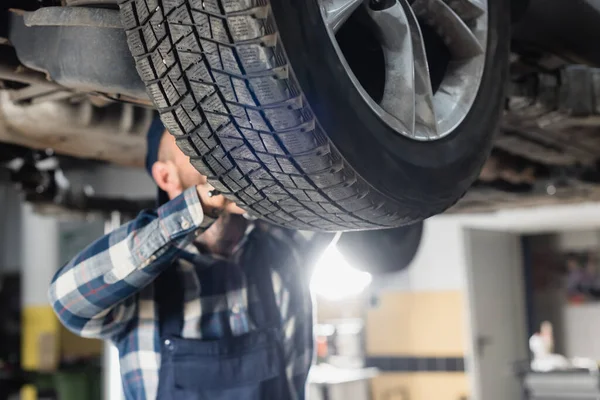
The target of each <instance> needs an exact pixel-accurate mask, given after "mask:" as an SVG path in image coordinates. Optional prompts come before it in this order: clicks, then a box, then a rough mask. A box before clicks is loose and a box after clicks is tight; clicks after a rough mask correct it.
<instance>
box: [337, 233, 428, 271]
mask: <svg viewBox="0 0 600 400" xmlns="http://www.w3.org/2000/svg"><path fill="white" fill-rule="evenodd" d="M422 236H423V222H417V223H414V224H411V225H406V226H401V227H399V228H393V229H381V230H369V231H357V232H344V233H342V235H341V236H340V238H339V240H338V241H337V243H336V246H337V248H338V250H339V251H340V253H341V254H342V256H344V258H345V259H346V260H349V261H351V262H352V266H353V267H356V268H358V269H360V270H362V271H365V272H368V273H370V274H372V275H374V276H385V275H387V274H392V273H395V272H399V271H402V270H404V269H406V268H408V266H409V265H410V263H411V262H412V261H413V259H414V258H415V255H416V254H417V250H418V249H419V246H420V244H421V238H422Z"/></svg>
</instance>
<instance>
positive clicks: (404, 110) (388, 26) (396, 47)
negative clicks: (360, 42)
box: [369, 2, 415, 136]
mask: <svg viewBox="0 0 600 400" xmlns="http://www.w3.org/2000/svg"><path fill="white" fill-rule="evenodd" d="M369 14H370V15H371V18H372V19H373V21H374V22H375V24H376V25H377V26H378V28H379V34H380V35H381V44H382V49H383V52H384V56H385V64H386V77H385V88H384V92H383V99H382V100H381V103H380V106H381V108H382V109H383V110H384V111H386V112H387V113H389V114H390V115H391V116H393V117H394V119H396V120H397V122H399V125H400V127H401V128H402V129H403V130H404V131H405V132H404V134H406V135H408V136H413V134H414V132H415V79H414V78H415V76H414V62H413V55H412V53H413V49H412V47H413V46H412V39H411V34H410V27H409V23H408V20H407V18H406V14H405V13H404V10H403V9H402V6H401V5H400V3H398V2H396V4H394V5H393V6H392V7H389V8H386V9H383V10H373V9H371V8H369ZM388 118H389V117H388ZM396 125H398V124H397V123H396Z"/></svg>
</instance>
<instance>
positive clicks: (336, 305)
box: [0, 0, 600, 400]
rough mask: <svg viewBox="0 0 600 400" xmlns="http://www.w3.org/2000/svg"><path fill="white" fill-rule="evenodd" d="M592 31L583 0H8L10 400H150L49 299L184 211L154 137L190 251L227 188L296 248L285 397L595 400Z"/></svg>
mask: <svg viewBox="0 0 600 400" xmlns="http://www.w3.org/2000/svg"><path fill="white" fill-rule="evenodd" d="M599 39H600V1H599V0H3V1H2V2H1V3H0V400H18V399H20V400H129V399H133V398H142V397H132V395H130V394H126V393H129V392H127V390H128V389H127V385H128V384H130V383H128V381H127V380H124V379H123V378H122V377H123V376H125V374H126V372H125V371H123V370H122V369H123V364H122V362H123V361H122V360H121V359H120V354H119V350H118V349H117V347H116V346H115V343H114V342H112V341H110V340H101V339H90V338H84V337H80V336H79V335H78V334H75V333H73V332H72V330H73V329H71V330H70V329H68V328H67V327H65V326H64V325H63V323H62V322H61V321H63V318H64V316H62V315H61V312H56V306H55V302H56V299H55V297H53V295H52V293H54V292H53V291H56V290H57V289H56V288H52V289H51V287H52V285H58V284H55V283H54V282H55V280H56V279H57V278H56V277H57V276H58V275H57V273H58V271H60V270H61V269H62V268H63V267H65V266H69V265H72V264H73V261H71V260H80V261H81V259H82V256H81V254H83V253H81V252H82V251H83V250H84V249H86V248H87V247H88V245H90V244H91V243H94V242H95V241H96V240H97V239H98V238H102V237H105V238H106V237H115V236H104V235H110V234H111V233H114V232H119V227H120V226H121V225H124V224H132V225H128V226H133V225H136V223H137V222H136V221H141V220H142V219H140V218H150V217H148V216H149V215H150V216H153V215H154V216H155V217H152V218H159V219H160V218H163V216H164V215H166V214H167V213H168V212H171V211H170V210H171V208H172V209H175V208H176V207H177V205H176V204H177V200H176V199H180V200H181V199H182V197H175V196H172V197H171V194H170V193H169V198H170V199H175V200H171V201H167V200H168V199H166V200H165V199H164V196H163V195H167V193H164V191H165V189H164V188H163V187H162V186H160V184H159V181H158V180H157V175H155V172H156V171H157V170H155V168H154V166H155V165H156V164H151V165H148V160H149V157H150V156H149V154H150V151H151V148H152V147H151V146H150V145H149V143H150V142H149V139H148V138H149V137H150V136H149V132H151V131H152V130H153V129H154V127H156V126H157V124H159V126H160V127H161V131H160V132H161V133H162V132H163V131H166V132H168V133H169V134H170V135H172V137H174V142H175V143H176V144H177V148H178V149H179V150H180V151H181V152H182V156H183V157H184V158H185V160H186V163H188V164H190V165H191V167H193V172H194V173H196V174H198V173H199V176H202V177H204V179H205V181H206V182H207V183H206V184H209V185H210V189H211V190H210V191H209V192H208V194H205V195H206V196H207V197H203V196H204V195H203V194H202V193H204V192H202V193H200V189H198V193H196V192H194V193H196V194H195V195H194V196H196V197H193V196H192V197H193V198H195V199H197V202H198V204H200V207H202V208H201V211H200V212H199V213H196V214H193V213H192V217H191V219H192V220H193V221H194V223H196V222H197V224H198V226H195V232H194V235H195V236H194V237H196V236H197V237H198V238H200V239H194V238H192V236H193V235H190V236H189V237H190V238H192V239H190V241H191V242H192V243H195V242H194V240H203V239H202V236H203V235H204V233H203V232H205V231H204V230H205V229H206V232H210V229H211V227H214V226H218V225H211V224H218V222H219V221H220V220H223V219H226V215H227V211H225V210H226V209H225V208H224V209H223V211H219V213H218V214H217V215H215V217H214V218H212V214H211V212H210V211H211V209H209V208H207V204H213V203H212V202H213V201H216V200H215V199H217V200H218V199H221V200H222V201H224V202H225V204H232V203H235V204H236V205H237V206H239V207H240V208H241V209H242V212H243V221H244V224H247V225H244V226H251V227H253V228H252V229H247V230H246V231H245V233H244V235H250V234H252V232H253V230H257V231H260V230H261V229H263V227H269V228H264V229H265V230H267V231H272V230H273V231H275V232H286V233H285V235H289V237H301V238H304V239H303V240H305V241H306V242H307V243H309V244H310V246H311V247H310V249H311V250H310V251H302V252H300V253H299V256H298V257H301V258H302V260H303V261H302V263H301V264H299V265H301V267H297V266H296V268H297V269H300V270H299V271H294V272H295V273H297V274H298V276H301V277H302V279H305V281H306V282H305V283H306V287H307V288H308V289H309V291H308V292H307V293H306V294H305V298H304V300H306V301H308V303H310V301H311V300H312V310H313V311H312V313H313V315H312V318H311V320H312V340H313V343H312V345H310V346H308V347H309V348H310V352H309V353H310V354H311V355H312V357H309V360H308V361H309V369H308V368H307V374H306V377H305V389H304V390H302V395H297V394H296V395H295V396H296V397H298V400H303V399H304V398H306V399H309V400H341V399H343V400H586V399H598V398H600V339H598V338H600V48H599V47H598V44H597V43H598V40H599ZM596 135H598V136H596ZM166 137H167V138H171V136H166ZM164 140H165V139H164V137H163V139H161V141H160V144H157V146H162V143H163V141H164ZM171 140H172V139H171ZM179 150H178V151H179ZM155 156H156V160H155V161H156V163H159V162H160V163H165V162H166V161H165V159H164V157H165V156H164V154H163V153H158V154H156V155H155ZM168 162H171V160H170V159H169V160H168ZM153 163H154V161H153ZM153 165H154V166H153ZM169 165H171V164H169ZM172 165H175V164H172ZM186 165H187V164H186ZM188 166H189V165H188ZM177 168H179V166H177ZM165 182H166V181H165ZM206 184H205V183H203V184H202V185H206ZM157 185H159V186H160V189H161V195H160V196H157ZM198 185H200V184H198ZM192 186H193V185H192ZM185 193H187V194H186V195H185V196H187V197H186V199H187V200H186V201H187V202H188V203H186V204H188V206H189V202H190V200H189V198H190V197H189V196H190V194H189V193H191V192H190V191H189V190H186V191H185ZM181 196H183V195H181ZM165 202H166V204H164V203H165ZM180 203H181V202H180ZM169 206H171V208H165V207H169ZM157 207H160V208H157ZM189 207H192V206H189ZM144 210H145V211H144ZM155 210H158V211H155ZM198 215H201V217H198ZM203 218H204V220H203V221H204V222H202V223H200V222H199V221H196V220H197V219H203ZM209 220H210V221H211V222H207V221H209ZM213 220H215V221H216V222H215V221H213ZM165 221H166V219H165ZM179 224H180V225H181V229H182V230H186V229H188V228H186V227H185V226H184V224H187V225H189V222H188V221H187V220H185V221H184V222H179ZM255 226H257V227H259V228H258V229H257V228H254V227H255ZM156 229H157V231H160V232H163V230H164V231H166V230H168V228H167V227H166V225H164V224H163V225H159V224H157V228H156ZM188 233H190V232H188ZM161 234H162V233H161ZM147 237H150V235H149V234H148V235H146V236H145V235H139V237H137V238H136V240H140V241H141V243H138V245H139V248H141V249H143V248H144V246H145V245H146V244H147V243H146V242H144V240H148V241H150V240H149V239H147ZM244 237H246V236H244ZM286 237H287V236H286ZM105 242H107V243H108V242H110V240H105ZM250 242H251V241H250ZM111 243H112V242H111ZM245 243H247V242H246V241H244V240H240V242H239V245H238V246H237V247H235V248H236V249H239V248H243V246H245ZM198 248H200V246H199V245H198ZM138 250H139V249H138ZM179 250H181V249H179ZM205 250H206V251H209V247H206V248H205ZM124 251H125V250H123V248H122V247H119V246H114V247H112V248H110V250H106V252H105V253H106V254H108V255H106V254H105V257H107V258H109V259H115V260H116V259H118V257H123V252H124ZM140 251H142V250H140ZM202 251H204V250H203V248H201V250H200V252H201V253H202ZM232 251H233V250H232ZM235 251H238V250H235ZM239 251H242V252H243V250H239ZM165 253H168V251H162V249H159V250H158V252H157V254H153V255H152V256H151V257H150V258H149V261H148V263H151V262H153V261H154V260H156V258H157V257H159V258H160V257H162V256H163V255H164V254H165ZM232 254H237V253H232ZM244 254H245V253H244ZM294 254H296V253H294ZM132 257H133V256H132ZM231 257H233V255H231ZM277 257H279V256H276V255H275V253H273V254H271V253H267V254H265V255H263V259H262V260H263V261H262V262H263V263H264V264H265V265H267V264H269V263H272V262H273V260H274V259H276V258H277ZM217 258H218V257H217ZM279 258H281V257H279ZM279 258H277V259H279ZM231 259H233V258H231ZM236 260H237V258H236ZM122 262H123V263H124V264H127V265H125V267H129V265H130V264H131V265H132V268H133V269H135V268H138V269H139V270H142V269H143V268H145V267H146V266H147V265H148V264H145V265H143V264H141V265H139V266H134V265H133V264H132V262H131V260H126V262H125V261H122ZM228 262H229V261H228ZM231 262H233V261H231ZM235 262H236V263H237V262H238V261H235ZM84 263H85V261H84ZM117 263H118V262H117ZM90 264H93V263H90ZM269 265H270V264H269ZM241 267H242V268H243V267H244V265H241ZM153 268H154V267H153ZM215 268H216V267H215ZM91 270H92V273H95V271H94V266H93V265H92V267H91ZM130 272H131V271H130ZM130 272H129V273H130ZM138 272H139V271H138ZM117 275H118V274H117ZM84 278H85V277H84ZM77 279H81V276H79V277H78V278H77ZM111 279H125V280H126V279H127V276H126V274H125V275H124V276H120V277H117V278H114V277H113V278H111ZM136 279H137V278H136ZM124 282H125V281H124ZM112 283H114V282H112ZM110 284H111V282H106V285H110ZM280 284H281V283H280ZM60 285H62V286H69V285H72V286H73V287H76V285H83V286H85V282H80V281H77V282H76V280H75V278H73V280H72V283H71V282H70V281H69V283H68V285H67V284H65V283H61V284H60ZM60 285H58V286H60ZM200 285H201V287H203V288H205V287H206V288H208V285H209V283H206V286H202V285H205V284H204V283H203V282H200ZM258 286H260V288H261V293H259V294H265V293H264V290H263V289H264V287H263V286H261V285H258ZM101 289H102V287H100V288H97V289H96V288H95V289H93V290H91V289H90V292H89V293H91V294H90V296H97V294H98V293H99V292H100V291H101ZM49 290H50V297H49ZM82 290H83V289H82ZM202 290H208V291H209V292H210V290H211V289H202ZM131 298H133V297H129V298H127V299H126V300H124V301H125V302H127V301H130V300H131ZM68 300H69V299H67V306H69V303H68ZM83 300H84V301H87V300H85V298H83ZM209 300H210V299H209ZM209 300H207V301H206V304H209V303H210V301H212V300H210V301H209ZM77 301H78V300H73V301H72V302H71V303H72V304H71V305H70V306H73V305H74V307H77V305H76V304H75V303H77ZM90 301H91V300H90ZM136 301H137V300H136ZM278 301H280V300H278ZM281 301H283V300H281ZM281 301H280V302H279V303H277V304H278V306H279V307H282V306H281ZM213 303H216V300H214V301H213ZM67 306H65V310H66V309H67V308H68V307H67ZM186 306H187V305H186ZM204 306H205V303H204V300H203V303H202V307H204ZM199 308H200V306H199ZM63 311H64V310H63ZM108 311H111V310H110V309H107V310H106V312H108ZM68 312H71V311H68ZM161 312H162V311H161ZM186 312H187V311H186ZM198 312H200V311H198ZM161 315H162V314H161ZM186 321H187V320H186ZM232 324H233V323H232ZM308 326H310V324H309V325H308ZM161 330H162V327H161ZM79 333H81V332H79ZM83 336H85V335H83ZM161 340H162V337H161ZM206 341H207V342H210V340H206ZM215 342H218V340H215ZM164 343H165V344H166V345H170V342H169V340H166V341H164ZM205 344H206V343H205ZM215 345H218V343H215ZM132 346H133V345H132ZM159 353H160V351H159ZM309 353H307V354H309ZM121 355H122V356H123V354H121ZM159 355H160V354H159ZM278 357H279V356H278ZM121 358H124V357H121ZM141 358H142V357H141V356H140V359H141ZM146 360H147V359H146ZM138 363H141V361H138ZM165 365H166V364H164V363H163V364H162V366H161V367H160V368H163V367H164V366H165ZM142 367H143V366H142ZM258 367H259V368H258ZM271 367H272V366H271V365H259V366H257V370H262V369H267V368H271ZM282 369H283V370H285V368H282ZM223 371H225V369H223ZM229 372H230V371H229ZM280 372H281V371H280ZM223 373H225V372H223ZM142 375H143V374H142ZM212 375H215V373H214V372H213V374H212ZM161 376H162V375H161ZM193 378H194V379H196V380H197V381H198V382H202V380H203V376H202V374H199V375H198V376H194V377H193ZM138 379H141V380H143V379H145V378H144V376H139V377H138ZM161 379H162V378H161ZM204 379H206V377H204ZM223 379H225V378H223ZM228 379H229V377H228ZM232 382H233V383H231V384H232V385H234V386H235V385H236V384H237V385H239V387H238V388H237V389H228V390H230V391H231V390H238V391H239V393H245V392H244V390H243V387H244V385H243V383H244V382H235V380H232ZM163 384H164V383H163ZM147 393H149V392H146V394H147ZM161 393H163V392H161ZM236 393H238V392H236ZM246 395H247V394H244V396H246ZM188 396H189V397H185V396H184V395H181V397H180V398H182V399H190V400H191V399H200V398H202V399H204V398H215V399H216V398H219V399H221V398H223V399H226V400H230V399H233V398H236V399H238V398H239V399H240V400H243V399H246V397H243V396H241V395H240V396H238V397H236V396H232V395H224V396H225V397H219V396H220V394H218V393H216V392H214V395H206V394H205V397H201V396H200V395H197V396H196V397H193V396H192V395H190V394H188ZM254 396H255V397H247V398H248V399H250V398H251V399H253V400H258V399H259V398H260V399H263V398H264V399H265V400H270V399H274V400H285V399H287V397H286V398H285V399H283V398H282V399H279V398H275V397H273V395H262V396H261V395H259V394H257V393H254ZM257 396H258V397H257ZM167 397H168V398H170V396H166V397H165V396H164V395H163V396H162V398H167ZM296 397H290V399H291V398H296ZM143 398H145V397H143ZM158 398H161V396H158ZM175 398H178V397H177V396H175Z"/></svg>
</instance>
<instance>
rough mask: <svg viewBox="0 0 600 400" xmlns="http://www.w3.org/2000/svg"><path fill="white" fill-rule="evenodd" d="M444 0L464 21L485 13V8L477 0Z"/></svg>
mask: <svg viewBox="0 0 600 400" xmlns="http://www.w3.org/2000/svg"><path fill="white" fill-rule="evenodd" d="M444 2H445V3H446V4H448V6H449V7H450V8H451V9H452V10H453V11H454V12H455V13H456V14H457V15H458V16H459V17H460V18H461V19H462V20H463V21H471V20H474V19H475V18H478V17H481V16H482V15H483V14H484V13H485V8H484V7H483V6H482V5H481V4H480V3H479V2H477V0H444Z"/></svg>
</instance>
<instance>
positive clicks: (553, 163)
mask: <svg viewBox="0 0 600 400" xmlns="http://www.w3.org/2000/svg"><path fill="white" fill-rule="evenodd" d="M115 3H116V1H110V0H103V1H100V0H95V1H80V0H66V1H63V2H62V3H61V2H52V1H47V2H36V1H30V2H15V4H13V7H15V8H12V9H10V10H8V11H7V12H5V13H4V14H3V15H2V18H4V22H3V23H0V142H2V143H3V144H0V148H4V149H10V150H4V151H0V154H1V156H0V163H2V164H0V165H4V166H7V168H8V169H10V168H12V173H11V174H8V175H6V174H5V177H6V176H8V177H9V178H7V179H11V180H13V181H15V183H20V184H21V186H22V187H26V186H27V185H23V182H24V181H27V179H28V178H27V173H24V172H23V171H21V173H16V170H15V165H17V164H18V163H17V164H15V162H14V159H16V158H19V159H25V158H26V157H25V156H24V155H23V154H25V153H26V152H27V151H33V152H40V151H41V152H45V150H46V149H52V150H53V157H57V158H58V159H59V160H60V159H65V160H72V159H73V158H76V159H81V160H86V161H83V162H84V163H86V162H87V163H90V165H92V164H94V163H98V162H101V163H102V162H104V163H113V164H119V165H124V166H137V167H139V166H142V165H143V160H144V151H145V150H144V145H145V144H144V134H145V132H146V130H147V128H148V126H149V125H150V123H151V120H152V118H153V113H154V111H153V109H152V104H153V103H152V101H151V100H150V99H149V97H148V95H147V92H146V88H145V87H144V84H143V82H142V81H141V80H140V79H139V76H138V74H137V71H136V67H135V65H134V63H133V59H132V58H131V56H130V54H129V50H128V47H127V43H126V38H125V34H124V32H123V30H122V25H121V20H120V18H119V15H118V11H117V10H115V9H114V5H115ZM513 3H515V2H513ZM525 3H527V2H519V4H517V6H514V7H513V25H512V45H511V56H510V60H509V61H510V78H509V82H508V91H507V96H506V101H505V105H504V110H503V114H502V118H501V123H500V129H499V132H498V133H497V135H496V137H495V139H494V145H493V150H492V153H491V156H490V157H489V159H488V161H487V162H486V163H485V165H484V167H483V169H482V171H481V173H480V175H479V178H478V179H477V181H476V182H475V184H474V185H473V187H472V188H471V189H470V190H469V191H468V192H467V194H466V195H465V196H464V197H463V198H462V199H461V200H460V201H459V202H458V203H457V204H456V205H455V206H453V207H452V208H451V209H450V212H481V211H492V210H498V209H502V208H508V207H523V206H533V205H543V204H557V203H572V202H583V201H594V200H600V164H599V163H598V161H599V158H600V157H599V156H600V137H599V136H598V132H599V129H600V68H598V67H600V53H598V52H597V51H595V49H594V47H595V44H594V43H593V41H592V38H593V37H600V28H597V27H598V26H600V24H598V22H600V7H599V6H598V5H597V4H596V3H594V2H592V1H573V2H568V4H567V2H564V1H559V0H554V1H549V2H542V1H537V0H534V1H531V2H530V4H525ZM541 3H544V4H541ZM40 5H43V6H44V7H40ZM47 6H54V7H47ZM59 6H70V7H59ZM519 6H521V7H519ZM558 16H560V18H558ZM581 18H584V19H585V21H581ZM65 42H67V43H68V46H64V43H65ZM60 43H62V44H63V45H60ZM107 43H109V44H110V45H108V46H107ZM163 61H164V60H163ZM9 145H10V147H8V146H9ZM15 148H18V149H22V150H23V151H19V152H15V151H14V149H15ZM26 149H29V150H26ZM54 153H56V155H54ZM62 164H64V166H63V167H62V168H68V165H70V164H72V163H69V162H68V161H66V162H64V163H62ZM19 165H22V163H21V164H19ZM32 170H33V171H35V168H33V169H32ZM38 186H39V185H34V187H33V191H35V188H36V187H38ZM50 197H51V198H53V195H51V196H50Z"/></svg>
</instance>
